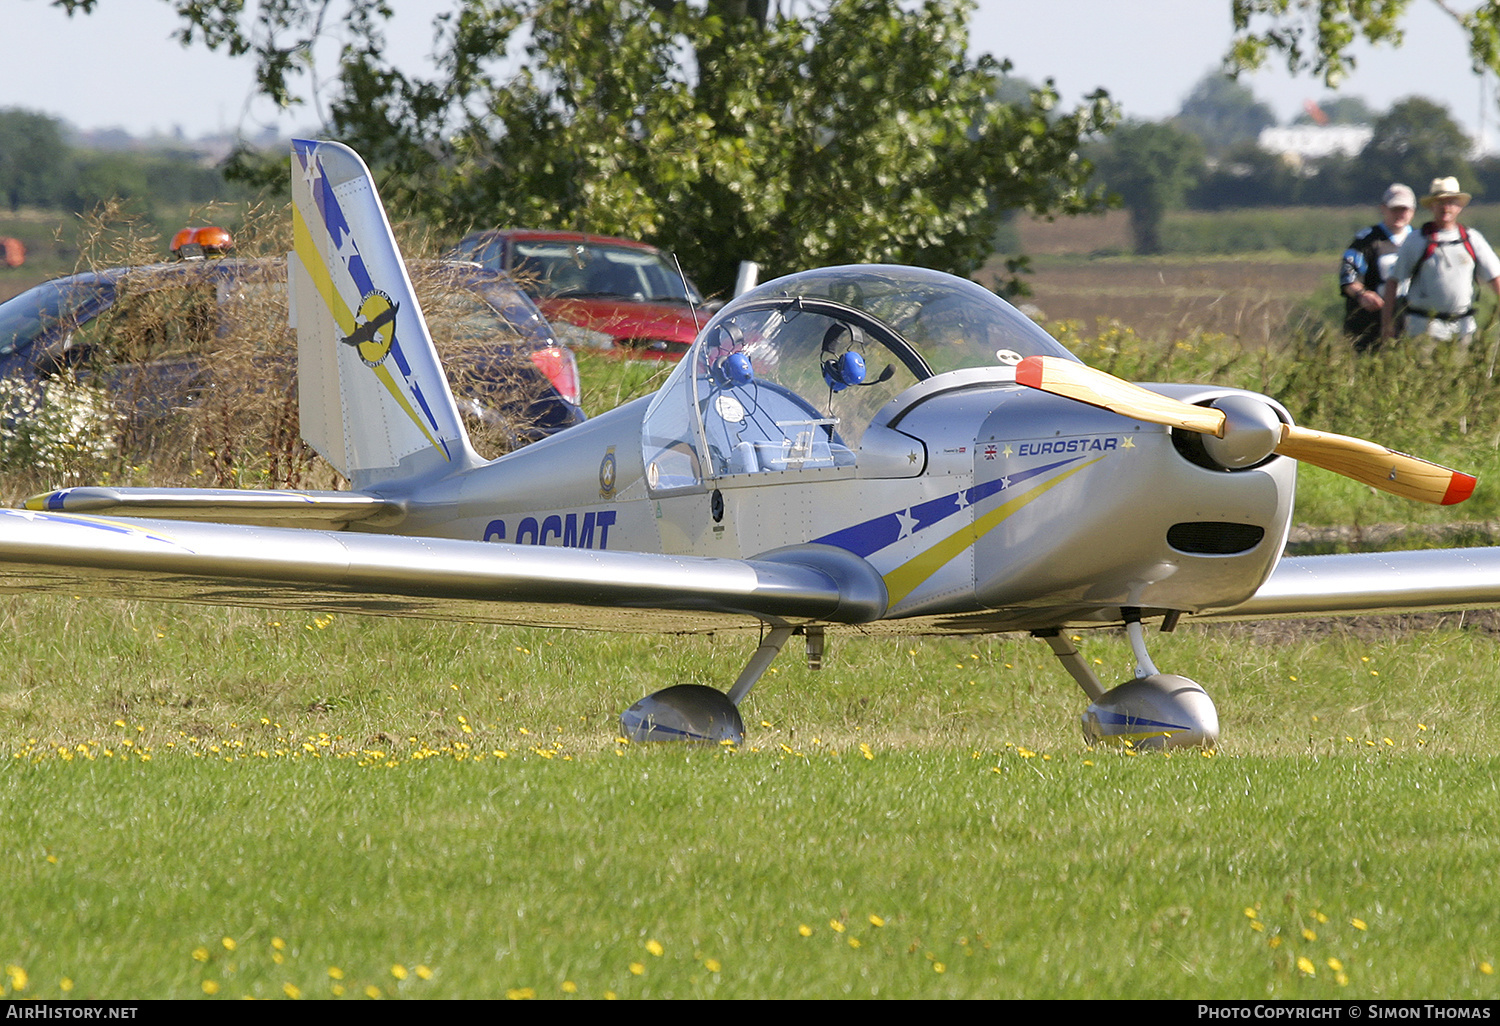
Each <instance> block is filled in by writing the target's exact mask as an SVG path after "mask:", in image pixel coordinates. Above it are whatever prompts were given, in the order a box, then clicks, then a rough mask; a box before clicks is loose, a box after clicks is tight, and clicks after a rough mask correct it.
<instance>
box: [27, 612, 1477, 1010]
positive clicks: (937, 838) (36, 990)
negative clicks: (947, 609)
mask: <svg viewBox="0 0 1500 1026" xmlns="http://www.w3.org/2000/svg"><path fill="white" fill-rule="evenodd" d="M3 614H4V618H5V624H6V627H7V630H6V633H5V639H6V640H5V642H4V658H5V662H6V665H7V666H9V667H11V668H12V672H11V674H10V678H9V679H10V682H9V683H7V685H6V686H5V687H4V689H3V690H0V739H3V747H0V755H3V756H4V761H3V763H0V864H3V865H4V866H5V867H6V874H5V882H6V885H7V886H5V887H4V888H0V964H3V965H5V966H9V967H15V970H16V971H17V972H18V973H20V974H23V975H21V976H17V975H15V974H12V975H11V976H9V977H8V982H7V984H6V985H7V987H8V988H9V991H8V992H9V993H20V994H24V995H27V996H31V997H59V996H68V997H73V998H82V997H115V998H120V997H133V998H141V997H164V998H173V997H195V996H196V997H201V996H204V994H205V989H204V985H205V984H209V985H210V986H209V989H216V993H215V996H216V997H218V998H237V997H242V996H259V997H278V996H285V995H287V994H289V993H296V994H298V995H300V996H303V997H331V996H336V992H335V988H336V987H338V988H342V995H341V996H344V997H347V998H363V997H366V996H368V995H369V994H370V993H373V994H376V995H378V996H382V997H397V996H404V997H504V996H508V995H515V996H525V995H528V994H535V995H536V996H538V997H565V996H568V995H569V994H570V993H576V995H577V996H579V997H590V998H597V997H603V996H607V995H609V994H614V995H616V996H619V997H840V996H882V997H1020V996H1025V997H1179V998H1181V997H1194V998H1205V997H1245V998H1250V997H1254V998H1259V997H1282V998H1328V997H1356V996H1358V997H1382V998H1396V997H1438V996H1442V997H1475V998H1493V997H1495V996H1496V992H1497V981H1496V980H1495V977H1493V976H1492V975H1489V974H1488V973H1487V972H1486V969H1485V967H1486V966H1493V965H1494V964H1495V961H1496V957H1497V955H1500V937H1497V936H1496V934H1495V927H1494V925H1493V909H1494V907H1495V906H1496V902H1497V899H1500V894H1497V893H1496V892H1497V889H1500V884H1497V883H1496V880H1495V877H1494V874H1493V873H1492V872H1490V871H1489V867H1492V866H1493V865H1494V863H1495V859H1496V856H1497V854H1500V853H1497V851H1496V847H1497V826H1496V822H1495V819H1494V816H1493V809H1494V807H1495V801H1496V788H1497V780H1500V761H1497V759H1496V757H1495V756H1494V755H1493V754H1492V753H1493V752H1494V751H1495V748H1496V744H1495V742H1496V741H1497V740H1500V737H1497V734H1500V715H1497V714H1500V708H1497V707H1500V696H1497V694H1496V693H1495V691H1494V689H1493V688H1490V687H1487V686H1483V685H1482V683H1481V684H1476V682H1485V681H1491V680H1494V679H1496V676H1497V672H1500V665H1497V662H1500V659H1497V655H1500V653H1497V651H1496V649H1495V646H1494V645H1493V642H1492V640H1491V637H1490V636H1489V634H1488V633H1487V627H1488V621H1484V622H1479V623H1476V622H1475V621H1474V620H1473V619H1472V618H1469V619H1465V620H1463V621H1460V619H1459V618H1457V617H1453V618H1450V619H1449V620H1447V621H1446V622H1445V623H1444V624H1441V625H1437V626H1435V627H1431V628H1430V629H1423V630H1417V631H1398V630H1394V629H1392V628H1391V626H1390V622H1389V621H1358V622H1356V623H1355V624H1353V625H1352V626H1349V627H1344V626H1340V625H1333V626H1326V627H1320V628H1318V629H1314V630H1292V629H1289V628H1280V627H1278V628H1268V627H1264V626H1262V627H1255V628H1251V627H1239V626H1233V625H1225V626H1219V627H1214V628H1207V627H1184V628H1183V629H1181V630H1179V632H1178V633H1177V634H1175V635H1173V636H1171V637H1169V638H1159V639H1157V640H1156V641H1155V642H1154V643H1153V654H1154V655H1155V657H1156V659H1157V661H1158V662H1159V663H1161V664H1162V665H1163V666H1164V667H1168V668H1170V669H1172V670H1174V671H1178V672H1183V673H1186V674H1189V675H1191V676H1194V677H1195V678H1197V679H1199V680H1201V681H1202V682H1203V683H1204V684H1205V685H1206V686H1207V687H1208V688H1209V690H1210V692H1211V693H1212V694H1213V695H1214V696H1215V698H1216V700H1217V702H1218V704H1219V708H1220V714H1221V717H1222V719H1223V721H1224V728H1225V741H1224V744H1223V745H1222V747H1221V751H1220V753H1219V754H1217V755H1214V756H1213V757H1204V756H1202V755H1199V754H1187V755H1184V754H1177V755H1172V756H1167V757H1162V756H1139V757H1138V756H1132V755H1129V754H1122V753H1119V752H1114V751H1095V752H1090V751H1088V750H1086V749H1085V748H1084V747H1083V746H1082V744H1081V743H1080V742H1079V741H1078V740H1077V737H1078V735H1077V716H1078V713H1079V712H1080V711H1081V709H1082V706H1083V704H1084V701H1083V698H1082V696H1081V695H1080V694H1079V693H1078V692H1077V690H1076V688H1075V687H1074V686H1073V685H1072V684H1071V683H1070V682H1069V680H1068V678H1067V677H1066V675H1065V674H1064V673H1063V672H1062V670H1061V669H1060V668H1059V667H1058V666H1056V665H1055V660H1054V659H1053V657H1052V656H1051V654H1050V653H1049V652H1048V650H1047V649H1046V648H1045V646H1043V645H1041V644H1040V643H1038V642H1035V641H1031V640H1028V639H1010V638H994V639H961V640H960V639H948V640H933V639H926V640H912V639H868V638H867V639H860V638H852V639H846V638H844V637H842V636H840V637H837V638H835V639H832V641H831V644H830V659H829V665H828V668H827V669H825V670H823V671H821V672H819V673H812V672H809V671H808V670H807V669H806V668H805V667H804V666H802V665H801V664H800V662H799V659H798V656H799V654H800V653H795V652H791V651H788V652H787V653H784V655H783V657H782V659H781V660H780V661H779V662H778V663H777V665H776V666H775V667H773V672H772V673H770V674H768V676H767V678H766V680H764V681H763V682H762V683H761V685H760V686H759V687H758V688H757V689H756V691H755V692H754V693H752V695H751V697H750V699H749V701H748V704H747V707H746V712H747V721H748V722H749V723H750V737H749V739H748V741H747V744H746V745H745V746H742V747H741V748H739V749H728V748H685V747H675V746H640V745H628V744H624V743H622V742H620V741H619V740H618V739H617V737H616V726H615V716H616V715H617V714H618V712H619V710H620V709H622V708H623V707H624V706H625V705H627V704H629V703H630V702H631V701H633V700H634V699H635V698H637V697H639V696H640V695H642V694H644V693H646V692H647V691H649V690H652V689H654V688H656V687H660V686H664V685H666V684H669V683H676V682H682V681H697V682H706V683H719V684H721V685H722V684H723V683H724V681H725V680H727V679H728V678H729V677H731V676H732V675H733V674H734V673H735V672H736V671H737V670H738V667H739V665H740V664H741V662H742V660H743V659H744V658H745V656H746V655H747V650H748V642H747V641H746V640H745V639H741V640H739V641H736V640H732V639H730V638H727V637H722V638H717V639H710V638H676V639H673V638H660V637H625V636H614V635H586V634H552V633H548V632H544V631H536V630H507V629H500V628H492V627H487V626H476V625H466V624H424V623H417V622H403V621H387V620H367V619H358V618H352V617H338V618H319V619H312V618H286V617H283V616H280V615H273V614H260V613H253V612H247V611H241V610H215V609H194V608H189V607H172V606H147V605H139V604H135V603H108V602H106V603H97V604H88V605H76V604H72V603H69V602H68V601H67V600H65V599H62V598H55V597H33V598H25V599H22V598H12V599H7V600H5V605H4V607H3ZM1429 626H1430V625H1429ZM1081 645H1082V648H1083V651H1084V652H1085V654H1086V655H1089V656H1091V657H1094V658H1097V659H1099V660H1100V671H1101V674H1102V675H1104V676H1105V677H1106V678H1110V677H1118V678H1120V679H1123V678H1124V677H1125V676H1128V675H1129V670H1128V667H1129V664H1130V655H1129V649H1128V646H1127V645H1126V644H1125V643H1124V641H1123V640H1122V639H1120V638H1118V637H1115V636H1111V635H1097V636H1096V635H1090V636H1087V637H1085V638H1084V639H1083V641H1082V642H1081ZM1247 910H1248V911H1247ZM1251 912H1253V916H1252V915H1251V914H1250V913H1251ZM871 917H875V918H874V919H872V918H871ZM1355 920H1359V921H1360V922H1361V923H1363V928H1361V927H1360V926H1358V925H1356V924H1355V922H1354V921H1355ZM1304 931H1310V933H1311V935H1312V936H1311V938H1309V936H1308V935H1307V934H1305V933H1304ZM226 939H227V940H228V945H231V946H232V950H231V948H230V946H226V943H225V941H226ZM657 950H659V951H660V954H655V953H654V952H655V951H657ZM1299 959H1306V960H1307V961H1306V963H1305V964H1304V965H1303V967H1302V968H1299ZM1329 959H1333V960H1335V963H1336V964H1337V965H1338V966H1339V967H1340V968H1337V969H1335V968H1334V967H1333V965H1332V964H1330V962H1329ZM715 967H716V968H715ZM1309 968H1310V969H1311V970H1312V973H1311V974H1309V973H1308V972H1307V971H1306V970H1307V969H1309ZM331 969H332V970H335V971H336V973H337V975H338V976H339V977H341V978H338V979H336V978H334V977H333V976H330V970H331ZM402 977H404V978H402ZM18 981H20V982H23V983H24V988H23V989H21V990H19V991H17V988H16V986H15V985H16V983H17V982H18ZM64 981H68V982H67V984H66V985H65V983H64ZM65 986H66V987H68V988H71V989H65ZM288 986H290V987H291V988H293V990H292V991H288V990H287V989H286V988H287V987H288ZM371 988H373V991H372V990H371ZM575 988H576V989H575Z"/></svg>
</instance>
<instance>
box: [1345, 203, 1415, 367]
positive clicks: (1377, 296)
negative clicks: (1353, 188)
mask: <svg viewBox="0 0 1500 1026" xmlns="http://www.w3.org/2000/svg"><path fill="white" fill-rule="evenodd" d="M1416 206H1417V197H1416V194H1415V193H1413V192H1412V191H1411V188H1410V187H1409V186H1405V185H1402V184H1400V183H1399V182H1397V183H1395V184H1393V185H1392V186H1391V187H1390V188H1389V189H1387V190H1385V195H1384V196H1382V197H1381V198H1380V218H1381V220H1380V223H1379V224H1372V225H1371V226H1370V227H1368V228H1364V229H1361V230H1360V233H1359V234H1358V235H1356V236H1354V241H1353V242H1351V243H1349V248H1348V249H1346V250H1344V261H1343V263H1342V265H1341V266H1340V267H1339V291H1340V292H1342V293H1343V294H1344V334H1345V335H1347V336H1348V337H1349V340H1350V341H1351V342H1353V343H1354V350H1355V352H1359V353H1363V352H1373V351H1374V350H1376V349H1379V348H1380V322H1381V312H1382V311H1383V310H1384V309H1385V279H1386V276H1387V275H1389V274H1390V272H1391V265H1392V264H1394V263H1395V262H1396V251H1397V250H1399V249H1400V248H1401V243H1403V242H1405V241H1406V237H1407V236H1408V235H1409V234H1411V214H1412V211H1413V210H1415V209H1416ZM1397 291H1398V293H1400V292H1404V290H1402V289H1398V290H1397ZM1404 322H1405V316H1404V315H1403V313H1402V311H1400V310H1397V311H1396V312H1395V321H1394V324H1393V327H1392V330H1393V331H1394V332H1395V333H1396V334H1400V333H1401V330H1402V327H1403V324H1404Z"/></svg>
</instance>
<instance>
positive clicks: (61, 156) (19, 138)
mask: <svg viewBox="0 0 1500 1026" xmlns="http://www.w3.org/2000/svg"><path fill="white" fill-rule="evenodd" d="M68 170H69V151H68V144H67V143H66V142H64V141H63V133H62V123H61V122H60V121H58V120H57V119H56V118H53V117H48V116H47V115H46V114H38V113H35V112H32V111H26V110H19V109H16V108H11V109H7V110H0V198H3V200H4V202H5V203H6V205H7V206H9V207H10V209H11V210H12V211H15V210H18V209H19V208H20V207H21V206H22V205H23V204H31V205H35V206H52V205H54V204H56V203H57V202H58V200H59V199H61V197H62V190H63V188H65V186H64V185H63V183H64V181H65V180H66V178H67V176H68Z"/></svg>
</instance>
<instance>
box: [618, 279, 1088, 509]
mask: <svg viewBox="0 0 1500 1026" xmlns="http://www.w3.org/2000/svg"><path fill="white" fill-rule="evenodd" d="M1027 356H1054V357H1060V358H1062V359H1066V360H1073V359H1075V358H1074V357H1073V356H1072V354H1070V353H1069V352H1068V351H1067V350H1066V349H1065V348H1064V347H1063V346H1062V345H1060V344H1059V343H1058V342H1057V341H1056V340H1055V339H1053V338H1052V337H1051V336H1050V335H1048V334H1047V333H1046V332H1045V331H1043V330H1042V329H1041V328H1039V327H1038V326H1037V325H1036V324H1034V323H1032V322H1031V321H1030V320H1028V319H1027V318H1026V317H1025V316H1024V315H1023V314H1022V313H1021V312H1020V311H1018V310H1017V309H1016V308H1015V307H1013V306H1011V305H1010V304H1009V303H1007V302H1005V300H1003V299H1001V298H1000V297H999V296H997V295H995V294H994V293H993V292H990V291H989V290H988V289H986V288H984V287H983V286H980V285H977V284H975V283H974V282H971V281H967V280H965V279H963V278H957V277H954V276H953V275H949V274H943V273H941V272H939V271H931V270H926V269H923V268H917V267H902V266H880V265H875V266H865V265H859V266H849V267H833V268H824V269H821V270H816V271H806V272H803V273H801V274H793V275H788V276H787V277H784V278H778V279H776V280H774V281H770V282H767V283H766V284H764V285H762V286H760V287H759V288H756V289H752V290H751V291H749V292H747V293H745V294H744V295H743V296H740V297H739V298H737V299H735V300H734V301H733V302H731V303H729V304H728V305H727V306H725V307H724V308H723V309H722V310H720V311H719V312H718V314H716V315H715V316H714V318H713V319H712V320H711V321H709V322H708V324H707V325H706V326H705V327H704V329H703V331H702V332H700V333H699V335H698V339H697V341H696V342H694V343H693V346H692V348H691V349H690V350H689V351H688V354H687V356H686V357H685V358H684V359H683V360H682V362H681V363H680V364H679V365H678V367H677V368H676V370H675V371H674V372H673V374H672V376H671V377H670V378H669V379H668V381H667V383H666V384H665V385H664V386H663V388H662V390H661V391H660V392H659V393H658V394H657V397H656V399H655V401H654V402H653V403H652V405H651V409H650V411H649V412H648V413H647V415H646V424H645V428H646V430H645V432H644V435H643V442H644V445H645V449H644V451H643V453H642V455H643V457H644V458H645V460H646V466H647V480H648V484H649V485H650V486H651V488H652V489H653V491H670V490H675V489H677V488H682V487H695V486H696V487H701V484H702V482H703V481H704V480H706V479H717V478H723V477H733V476H735V475H738V474H752V473H753V474H764V473H766V472H778V473H785V472H799V471H806V470H813V469H821V470H825V471H826V470H828V469H832V468H839V467H848V466H853V465H854V463H855V462H856V459H857V450H858V448H859V442H860V438H861V436H862V434H863V433H864V430H865V428H866V427H867V426H868V425H869V423H870V421H871V418H872V417H873V416H874V415H875V413H876V412H878V411H879V410H880V408H881V407H883V406H884V405H885V404H886V403H887V402H889V401H890V400H891V399H893V398H895V397H896V396H898V395H899V394H900V393H901V392H903V391H905V390H906V389H907V388H910V387H911V386H912V385H915V384H917V383H918V382H922V381H926V380H927V379H929V378H932V377H935V376H938V375H941V374H945V373H948V372H950V371H956V370H967V369H972V368H986V367H992V368H996V369H997V370H1000V369H1008V368H1010V367H1013V366H1014V365H1015V364H1016V363H1018V362H1019V361H1020V360H1021V359H1022V358H1023V357H1027Z"/></svg>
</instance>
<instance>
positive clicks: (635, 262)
mask: <svg viewBox="0 0 1500 1026" xmlns="http://www.w3.org/2000/svg"><path fill="white" fill-rule="evenodd" d="M512 245H513V247H514V251H513V253H512V256H511V261H510V270H511V273H512V274H514V275H515V276H516V279H517V280H518V281H520V282H521V283H523V284H524V285H525V286H526V287H527V288H529V289H532V290H533V291H535V292H536V293H538V294H539V295H542V296H546V297H547V298H549V299H566V298H570V297H572V298H587V297H589V296H610V297H618V298H624V299H635V300H643V301H652V302H663V303H693V304H698V303H702V302H703V297H702V296H701V295H699V293H698V290H697V289H696V288H694V287H693V284H692V283H691V282H689V281H686V280H685V279H684V278H683V276H682V274H681V273H679V272H678V270H677V268H676V266H674V265H673V264H672V263H671V262H669V261H668V260H667V259H666V258H665V257H664V256H663V255H662V254H661V253H659V252H656V251H655V250H649V249H637V248H635V247H633V246H612V245H609V244H607V243H599V242H567V241H558V240H539V239H518V240H516V241H515V242H514V243H512Z"/></svg>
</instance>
